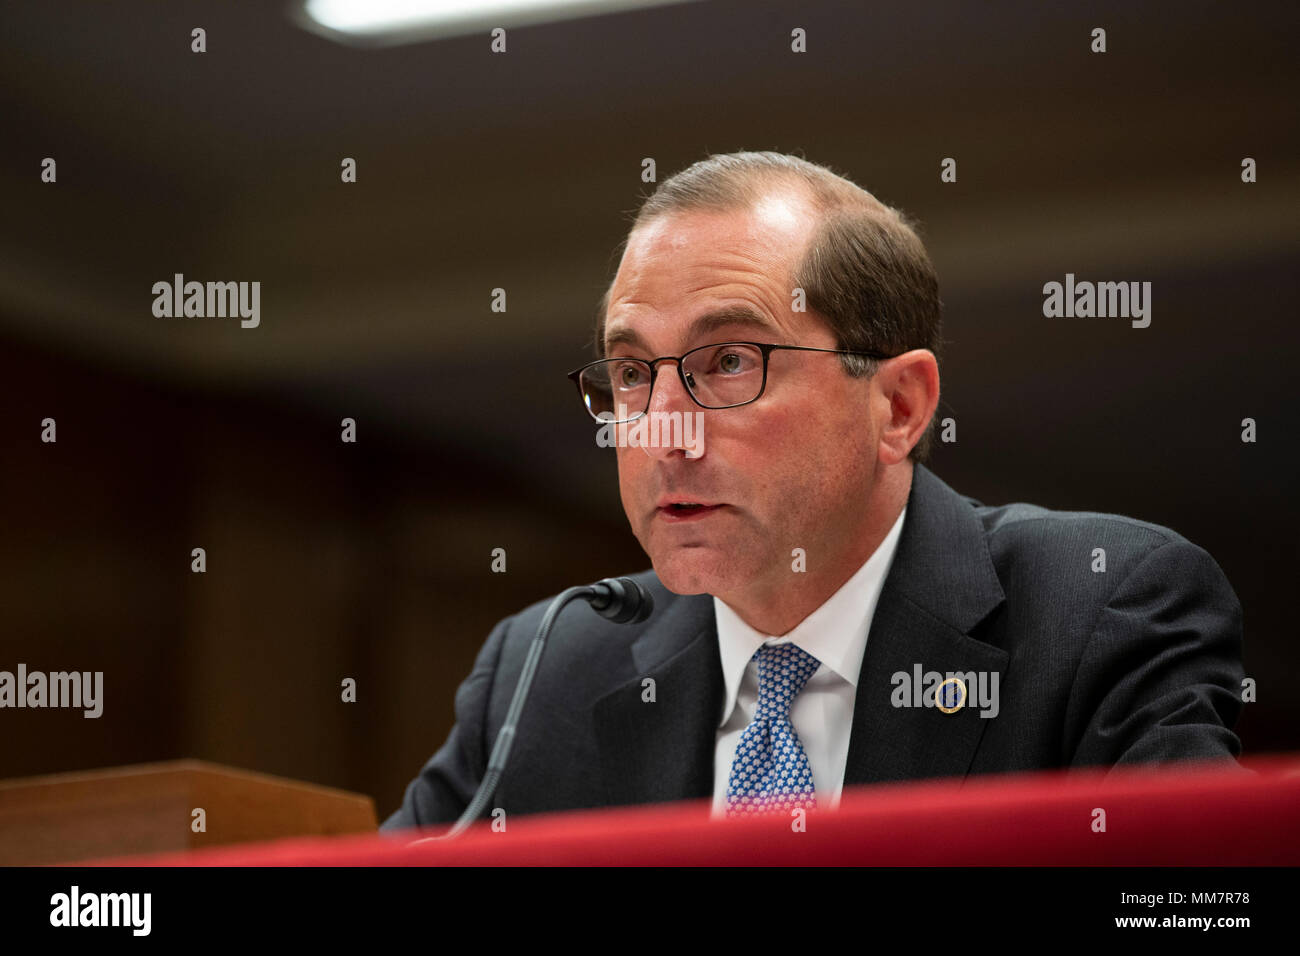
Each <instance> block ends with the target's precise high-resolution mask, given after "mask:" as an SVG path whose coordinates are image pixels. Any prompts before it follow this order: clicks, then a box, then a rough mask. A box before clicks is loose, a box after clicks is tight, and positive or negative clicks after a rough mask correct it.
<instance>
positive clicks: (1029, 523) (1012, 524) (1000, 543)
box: [966, 498, 1190, 571]
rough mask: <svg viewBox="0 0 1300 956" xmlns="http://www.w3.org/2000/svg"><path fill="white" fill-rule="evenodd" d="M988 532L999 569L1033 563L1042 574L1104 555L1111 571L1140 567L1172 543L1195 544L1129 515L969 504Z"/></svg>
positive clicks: (1023, 504)
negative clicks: (1064, 562)
mask: <svg viewBox="0 0 1300 956" xmlns="http://www.w3.org/2000/svg"><path fill="white" fill-rule="evenodd" d="M966 500H967V501H968V502H969V503H970V504H971V507H972V508H973V509H974V512H975V514H976V516H977V517H978V518H979V520H980V523H981V524H982V525H983V526H984V534H985V540H986V541H987V543H988V548H989V554H990V555H991V556H992V558H993V560H994V563H995V564H997V565H998V566H999V567H1004V568H1005V567H1007V566H1008V565H1013V564H1014V565H1023V564H1025V563H1030V564H1032V565H1033V566H1036V567H1040V568H1044V569H1046V568H1052V567H1054V566H1058V565H1059V563H1060V562H1061V561H1063V560H1064V561H1068V562H1069V563H1070V564H1074V563H1075V562H1076V561H1078V560H1079V559H1080V558H1081V557H1082V558H1085V559H1090V558H1091V557H1092V556H1093V555H1094V554H1095V552H1096V549H1101V550H1102V551H1104V552H1105V558H1106V563H1107V565H1108V566H1109V567H1110V568H1111V569H1112V570H1116V571H1119V570H1123V568H1124V566H1126V565H1129V564H1133V563H1136V562H1138V561H1140V560H1141V559H1142V558H1144V557H1145V556H1146V555H1147V554H1149V553H1150V552H1152V551H1154V550H1155V549H1157V548H1160V547H1162V546H1164V545H1166V544H1170V543H1182V544H1190V542H1188V540H1187V539H1186V538H1185V537H1183V536H1182V535H1181V534H1179V533H1178V532H1176V531H1174V530H1173V529H1172V528H1167V527H1165V526H1164V525H1159V524H1155V523H1153V522H1150V521H1142V520H1140V519H1138V518H1133V517H1129V516H1128V515H1120V514H1110V513H1105V512H1098V511H1058V510H1055V509H1051V508H1044V507H1042V506H1041V505H1035V504H1029V503H1027V502H1012V503H1010V504H1005V505H996V506H990V505H984V504H980V503H979V502H977V501H975V500H974V499H970V498H967V499H966Z"/></svg>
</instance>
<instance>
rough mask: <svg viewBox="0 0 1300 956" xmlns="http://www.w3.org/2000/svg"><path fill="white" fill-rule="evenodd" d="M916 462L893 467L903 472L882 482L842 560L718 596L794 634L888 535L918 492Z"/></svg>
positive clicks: (761, 627)
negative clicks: (914, 489)
mask: <svg viewBox="0 0 1300 956" xmlns="http://www.w3.org/2000/svg"><path fill="white" fill-rule="evenodd" d="M913 469H914V466H913V464H912V463H911V462H910V461H909V462H908V463H907V466H906V468H894V469H891V471H893V472H897V474H891V475H889V476H888V477H887V478H885V479H883V480H881V481H878V482H877V483H876V485H875V487H874V488H873V489H872V494H871V499H870V500H869V502H868V505H867V515H868V517H867V522H866V526H865V529H864V530H863V531H862V532H860V533H858V534H855V535H854V536H853V538H852V540H851V541H850V542H848V545H847V547H845V548H844V549H843V550H842V551H841V553H840V555H839V557H838V559H836V560H834V561H833V562H831V563H830V564H829V566H827V567H825V570H821V569H819V570H818V571H814V572H806V573H800V572H795V571H789V572H786V573H784V574H783V575H781V576H780V577H779V578H778V579H777V580H776V581H775V582H773V581H771V580H768V581H764V582H763V583H761V584H758V585H756V586H755V587H754V588H752V589H750V590H748V591H746V592H745V593H744V594H741V595H726V596H723V595H718V597H719V598H721V600H722V601H723V602H724V603H725V604H726V605H727V606H728V607H730V608H731V609H732V610H733V611H735V612H736V614H737V615H738V616H739V617H740V619H741V620H742V621H744V622H745V623H746V624H748V625H749V626H750V627H752V628H753V629H754V630H756V631H758V632H759V633H760V634H768V635H771V636H772V637H781V636H782V635H784V634H788V633H790V631H792V630H794V629H795V627H797V626H798V624H799V622H800V621H802V620H803V619H804V618H806V617H807V616H808V615H809V614H811V613H812V612H813V611H815V610H817V609H818V608H819V607H821V606H822V605H823V604H825V603H826V602H827V601H829V600H830V599H831V597H832V596H833V595H834V594H835V592H836V591H838V590H839V589H840V588H842V587H844V584H845V582H847V581H848V580H849V578H851V577H853V575H854V574H856V573H857V572H858V571H859V570H861V568H862V566H863V565H864V564H866V563H867V561H868V560H870V558H871V556H872V555H873V554H875V553H876V550H877V549H878V548H879V547H880V545H881V543H882V542H883V541H884V540H885V538H886V537H888V535H889V532H890V530H891V529H892V528H893V527H894V523H895V522H896V521H897V520H898V516H899V515H900V514H902V512H903V508H904V506H905V505H906V504H907V499H908V495H909V494H910V493H911V490H912V473H913Z"/></svg>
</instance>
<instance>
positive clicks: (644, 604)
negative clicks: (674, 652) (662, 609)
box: [587, 578, 655, 624]
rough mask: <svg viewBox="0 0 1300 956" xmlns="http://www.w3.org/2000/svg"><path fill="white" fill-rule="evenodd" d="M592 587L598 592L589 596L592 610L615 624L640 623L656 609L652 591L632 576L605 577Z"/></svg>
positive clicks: (588, 599)
mask: <svg viewBox="0 0 1300 956" xmlns="http://www.w3.org/2000/svg"><path fill="white" fill-rule="evenodd" d="M591 587H592V589H593V590H595V591H596V592H597V593H596V594H593V595H592V596H590V597H588V598H587V601H588V602H589V603H590V604H591V607H592V610H594V611H595V612H596V613H597V614H599V615H600V616H601V617H607V618H609V619H610V620H611V621H613V622H614V623H615V624H640V623H641V622H642V621H644V620H645V619H646V618H648V617H649V616H650V613H651V612H652V611H653V610H654V609H655V602H654V598H652V597H651V596H650V592H649V591H647V590H646V589H645V588H643V587H641V585H639V584H637V583H636V582H635V581H633V580H632V579H631V578H605V579H604V580H602V581H597V582H596V583H595V584H593V585H592V586H591Z"/></svg>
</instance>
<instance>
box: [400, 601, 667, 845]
mask: <svg viewBox="0 0 1300 956" xmlns="http://www.w3.org/2000/svg"><path fill="white" fill-rule="evenodd" d="M579 599H582V600H584V601H586V602H587V603H588V604H590V605H591V608H592V610H594V611H595V612H596V613H597V614H599V615H600V616H601V617H604V618H606V619H608V620H610V621H613V622H614V623H615V624H640V623H641V622H642V621H644V620H646V619H647V618H648V617H650V614H651V612H653V611H654V598H653V597H651V595H650V592H649V591H647V590H646V589H645V588H643V587H642V586H641V585H639V584H637V583H636V582H635V581H633V580H632V579H631V578H603V579H601V580H600V581H597V582H596V583H595V584H584V585H581V586H579V587H573V588H569V589H568V590H566V591H561V592H560V594H559V595H557V596H556V598H555V600H554V601H552V602H551V606H550V607H548V608H547V609H546V614H545V615H543V616H542V623H541V624H539V625H538V626H537V634H536V635H535V636H534V637H533V643H532V644H531V645H530V646H529V648H528V656H527V657H526V658H525V659H524V666H523V670H521V671H520V672H519V682H518V683H517V684H515V694H514V696H513V697H512V698H510V707H509V709H507V710H506V719H505V722H504V723H503V724H502V725H501V730H500V731H499V732H498V733H497V739H496V743H495V744H493V745H492V755H491V756H490V757H489V758H488V765H487V770H486V771H485V772H484V774H483V780H482V781H481V782H480V783H479V785H478V790H476V791H475V792H474V798H473V799H472V800H470V802H469V806H467V807H466V808H465V812H464V813H462V814H461V815H460V819H458V820H457V821H456V823H455V824H454V825H453V826H452V828H451V829H450V830H448V831H447V832H446V833H442V834H439V835H438V836H436V837H428V838H427V839H433V840H447V839H450V838H452V837H454V836H457V835H458V834H460V833H462V832H464V830H465V829H466V828H468V827H469V825H470V824H471V823H473V822H474V821H475V820H477V819H478V817H479V815H480V814H481V813H482V812H483V810H484V808H485V807H487V805H488V802H489V801H490V800H491V799H492V795H493V794H494V793H496V789H497V784H498V783H499V782H500V780H501V775H502V774H503V773H504V772H505V769H506V760H507V759H509V757H510V748H511V746H512V745H513V744H514V741H515V729H516V727H518V725H519V714H520V712H521V711H523V709H524V700H525V699H527V697H528V689H529V688H530V687H531V686H532V683H533V676H534V675H535V674H536V673H537V665H538V663H539V662H540V661H541V659H542V649H543V647H544V646H545V645H546V638H547V637H549V636H550V633H551V628H553V627H554V626H555V619H556V618H557V617H559V615H560V611H561V610H563V609H564V606H565V605H566V604H568V603H569V602H570V601H576V600H579ZM417 842H421V843H422V842H424V841H423V840H420V841H417Z"/></svg>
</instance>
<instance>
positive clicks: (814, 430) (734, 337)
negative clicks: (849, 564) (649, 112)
mask: <svg viewBox="0 0 1300 956" xmlns="http://www.w3.org/2000/svg"><path fill="white" fill-rule="evenodd" d="M815 225H816V214H815V212H814V210H813V208H812V207H811V206H810V205H809V204H808V203H807V202H806V201H805V200H804V199H803V198H802V197H801V196H800V195H799V194H798V193H791V192H774V193H771V194H769V195H768V196H767V197H766V198H765V199H763V200H761V201H760V202H759V203H757V204H756V205H755V206H754V207H752V208H750V209H741V210H735V211H729V212H712V211H707V212H688V213H674V214H669V215H666V216H662V217H660V218H658V219H655V220H652V221H650V222H649V223H647V224H646V225H644V226H643V227H642V228H640V229H638V230H636V231H635V232H634V233H633V234H632V235H631V236H630V237H629V240H628V245H627V251H626V252H625V253H624V256H623V260H622V263H621V265H620V267H619V271H618V275H617V276H616V277H615V280H614V285H613V287H612V289H611V292H610V305H609V312H608V313H607V316H606V327H605V343H606V354H607V355H608V356H609V357H611V358H612V357H631V358H640V359H651V358H655V357H657V356H661V355H681V354H683V353H684V352H686V351H688V350H690V349H692V348H696V347H697V346H701V345H708V344H710V343H717V342H728V341H751V342H771V343H778V344H782V345H804V346H816V347H820V348H836V347H837V344H836V342H835V337H834V335H833V334H832V333H831V331H830V329H829V327H828V326H827V325H826V324H825V322H824V320H822V319H821V318H820V317H818V316H816V315H815V314H814V313H812V312H796V311H793V309H792V308H791V303H792V301H793V300H792V296H791V290H792V288H793V279H792V272H793V267H794V265H795V264H796V263H797V262H798V261H799V259H800V257H801V254H802V252H803V250H804V248H805V247H806V245H807V243H808V241H809V239H810V238H811V235H812V232H813V230H814V228H815ZM738 307H739V308H743V309H747V310H749V311H750V312H752V313H753V315H752V318H742V317H736V316H734V315H732V316H731V317H727V318H725V319H719V318H718V317H717V313H719V312H721V311H722V310H728V311H730V312H732V313H734V312H735V311H737V309H738ZM711 316H713V317H712V318H711ZM879 401H880V399H879V396H876V397H874V398H873V397H872V393H871V387H870V382H869V380H866V379H855V378H851V377H850V376H848V375H847V374H846V373H845V372H844V369H843V367H842V365H841V364H840V359H839V357H838V356H836V355H831V354H826V353H818V352H789V351H776V352H773V353H772V356H771V360H770V364H769V367H768V379H767V388H766V391H765V392H764V394H763V396H762V397H761V398H760V399H759V400H758V401H757V402H754V403H753V404H750V405H744V406H740V407H736V408H725V409H713V410H705V409H702V408H700V407H699V406H698V405H696V404H695V403H694V402H693V401H692V400H691V398H690V396H689V395H688V394H687V393H686V390H685V389H684V388H683V386H682V382H681V379H680V378H679V377H678V376H677V373H676V369H675V368H674V367H673V366H672V365H671V364H670V363H667V362H665V363H663V364H661V365H660V366H659V375H658V377H657V379H656V381H655V385H654V390H653V393H652V396H651V405H650V412H651V413H652V414H653V413H660V414H668V413H671V412H679V413H681V414H682V415H683V416H687V415H693V414H694V413H697V412H701V413H703V419H702V423H703V430H702V436H699V438H697V441H698V445H696V446H695V447H693V449H692V450H693V451H696V452H702V454H699V455H698V457H688V455H687V453H686V451H685V449H683V448H681V447H677V448H671V447H668V448H665V447H659V448H643V447H620V448H619V449H618V474H619V490H620V493H621V496H622V500H623V508H624V510H625V511H626V512H627V516H628V521H629V522H630V523H631V526H632V531H633V533H635V535H636V537H637V539H638V540H639V541H640V542H641V546H642V547H643V548H645V550H646V553H647V554H648V555H649V556H650V559H651V561H652V562H653V563H654V568H655V571H656V572H657V573H658V575H659V578H660V580H661V581H663V583H664V585H665V586H666V587H667V588H668V589H669V590H671V591H674V592H676V593H679V594H697V593H708V594H714V595H717V596H718V597H720V598H722V599H723V600H728V603H733V600H743V599H744V598H745V597H746V596H752V595H758V594H764V593H771V589H773V588H781V587H786V586H789V585H790V584H791V583H793V582H792V578H791V575H792V574H793V573H794V572H793V570H792V562H793V561H794V557H793V552H794V549H795V548H802V549H803V551H804V553H805V555H806V562H807V566H808V569H809V570H810V571H811V570H813V569H814V568H820V569H821V570H823V571H826V570H828V569H831V568H838V566H839V565H840V564H842V563H843V561H844V559H845V556H846V555H847V554H848V553H849V552H850V551H852V549H853V547H854V542H855V541H860V540H861V529H862V528H863V527H864V526H865V523H866V520H867V515H866V514H865V512H866V510H867V507H866V506H867V499H868V496H869V493H870V490H871V487H872V481H873V477H874V474H875V465H876V455H875V435H876V432H875V426H874V424H873V419H872V416H871V415H869V414H868V411H869V403H871V402H877V406H876V407H877V410H878V411H879V409H880V406H879V404H878V402H879ZM886 405H887V402H886ZM674 503H681V504H685V503H699V504H703V505H708V506H712V507H708V508H697V509H682V508H674V507H672V506H671V505H672V504H674ZM858 561H859V563H860V561H861V558H859V559H858ZM854 567H855V568H856V564H855V565H854ZM729 598H730V599H733V600H729Z"/></svg>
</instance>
